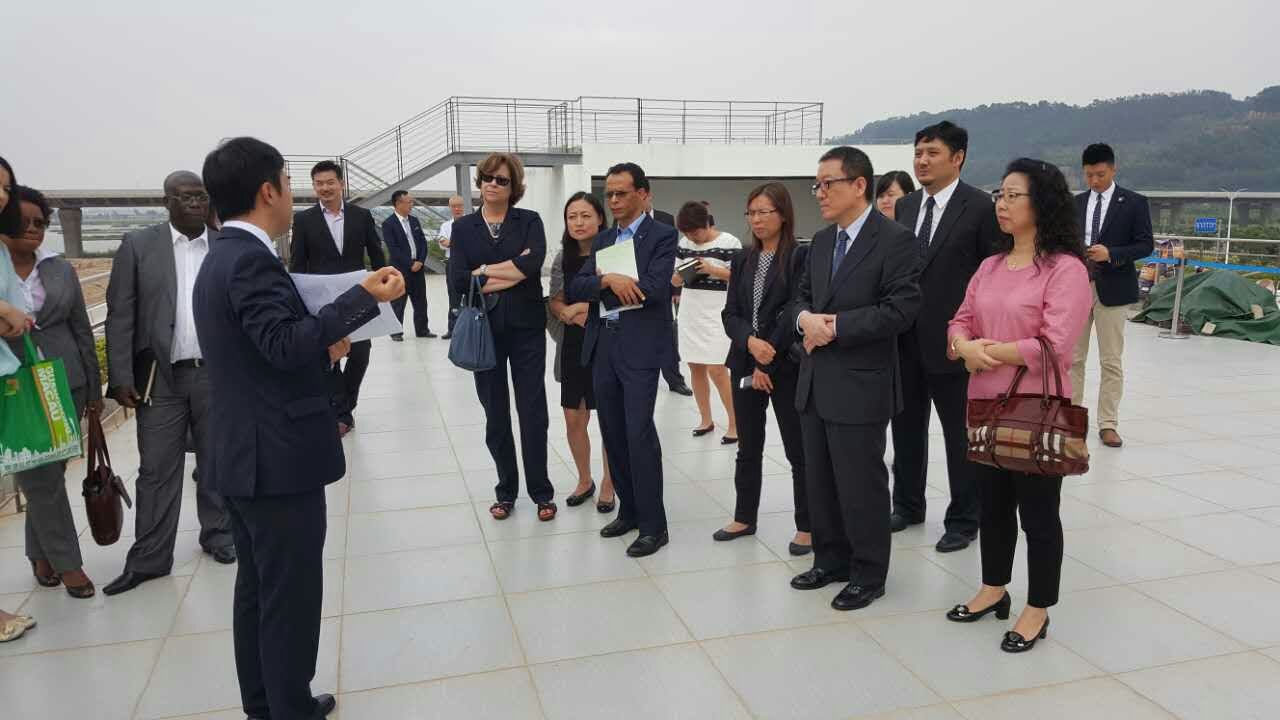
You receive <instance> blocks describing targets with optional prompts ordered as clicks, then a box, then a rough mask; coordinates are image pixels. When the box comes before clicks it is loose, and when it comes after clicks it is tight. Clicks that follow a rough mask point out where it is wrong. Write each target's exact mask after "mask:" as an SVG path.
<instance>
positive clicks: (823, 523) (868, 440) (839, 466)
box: [800, 403, 891, 587]
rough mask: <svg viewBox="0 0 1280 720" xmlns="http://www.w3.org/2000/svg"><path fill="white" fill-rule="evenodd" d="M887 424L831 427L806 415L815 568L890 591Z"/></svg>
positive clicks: (802, 420) (812, 414)
mask: <svg viewBox="0 0 1280 720" xmlns="http://www.w3.org/2000/svg"><path fill="white" fill-rule="evenodd" d="M887 424H888V423H887V422H881V423H871V424H867V425H843V424H840V423H833V422H827V421H825V420H823V419H822V418H820V417H818V414H817V412H816V411H814V410H813V407H812V403H810V409H809V410H808V411H806V412H804V413H802V414H801V415H800V426H801V430H802V433H803V435H804V459H805V474H806V478H807V481H808V483H807V487H808V492H809V518H810V523H811V525H812V528H813V566H814V567H816V568H821V569H823V570H827V571H829V572H836V573H843V572H845V571H846V570H847V571H848V572H849V579H850V581H851V582H853V583H856V584H860V585H864V586H867V587H877V586H880V585H884V582H885V578H886V577H888V575H889V549H890V543H891V540H890V531H889V471H888V469H887V468H885V465H884V450H885V447H884V446H885V426H886V425H887Z"/></svg>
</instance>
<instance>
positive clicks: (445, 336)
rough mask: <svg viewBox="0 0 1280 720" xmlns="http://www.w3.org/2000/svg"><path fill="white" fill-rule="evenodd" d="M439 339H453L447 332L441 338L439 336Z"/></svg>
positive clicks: (451, 334)
mask: <svg viewBox="0 0 1280 720" xmlns="http://www.w3.org/2000/svg"><path fill="white" fill-rule="evenodd" d="M440 339H441V340H452V339H453V333H451V332H447V333H445V334H443V335H441V336H440Z"/></svg>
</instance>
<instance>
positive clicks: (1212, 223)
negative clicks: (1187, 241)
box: [1196, 217, 1218, 233]
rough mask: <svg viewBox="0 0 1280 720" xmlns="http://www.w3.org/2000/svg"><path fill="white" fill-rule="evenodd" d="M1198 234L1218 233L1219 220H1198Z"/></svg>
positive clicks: (1203, 218) (1204, 218) (1209, 218)
mask: <svg viewBox="0 0 1280 720" xmlns="http://www.w3.org/2000/svg"><path fill="white" fill-rule="evenodd" d="M1196 232H1198V233H1216V232H1218V218H1212V217H1201V218H1196Z"/></svg>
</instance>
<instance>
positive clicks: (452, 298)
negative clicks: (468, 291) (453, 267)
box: [444, 258, 462, 333]
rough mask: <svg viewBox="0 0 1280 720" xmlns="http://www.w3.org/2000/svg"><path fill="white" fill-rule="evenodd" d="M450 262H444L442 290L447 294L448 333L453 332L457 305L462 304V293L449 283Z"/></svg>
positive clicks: (456, 317) (456, 318) (456, 320)
mask: <svg viewBox="0 0 1280 720" xmlns="http://www.w3.org/2000/svg"><path fill="white" fill-rule="evenodd" d="M450 262H452V261H451V260H449V259H448V258H445V261H444V289H445V291H446V292H448V293H449V332H450V333H452V332H453V325H454V323H456V322H458V304H459V303H460V302H462V293H461V292H460V291H459V290H458V289H457V288H455V287H454V286H453V283H451V282H449V263H450Z"/></svg>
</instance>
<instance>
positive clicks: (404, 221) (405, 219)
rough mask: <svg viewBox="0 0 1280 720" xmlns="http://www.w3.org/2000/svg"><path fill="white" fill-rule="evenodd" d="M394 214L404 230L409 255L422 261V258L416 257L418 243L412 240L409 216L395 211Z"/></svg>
mask: <svg viewBox="0 0 1280 720" xmlns="http://www.w3.org/2000/svg"><path fill="white" fill-rule="evenodd" d="M395 216H396V219H397V220H399V221H400V228H401V229H402V230H404V237H405V240H406V241H407V242H408V243H409V257H411V258H413V259H414V260H415V261H417V262H422V258H420V257H418V244H417V243H415V242H414V241H413V227H412V226H411V225H409V216H408V215H401V214H400V213H396V214H395Z"/></svg>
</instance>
